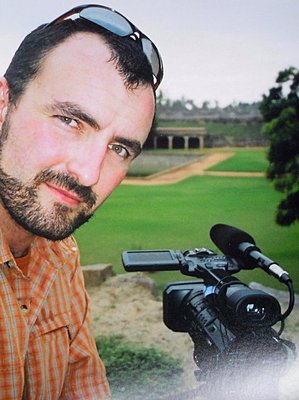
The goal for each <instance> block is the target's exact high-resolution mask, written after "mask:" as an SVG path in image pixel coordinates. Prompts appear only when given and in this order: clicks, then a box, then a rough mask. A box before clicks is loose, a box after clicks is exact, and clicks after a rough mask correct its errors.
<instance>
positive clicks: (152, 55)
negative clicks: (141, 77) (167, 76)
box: [141, 38, 160, 78]
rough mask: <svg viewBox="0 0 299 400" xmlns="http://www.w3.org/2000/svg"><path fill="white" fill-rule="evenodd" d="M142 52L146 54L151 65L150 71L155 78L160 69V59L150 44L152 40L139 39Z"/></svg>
mask: <svg viewBox="0 0 299 400" xmlns="http://www.w3.org/2000/svg"><path fill="white" fill-rule="evenodd" d="M141 43H142V48H143V52H144V54H145V55H146V57H147V59H148V61H149V63H150V65H151V66H152V71H153V74H154V75H155V77H156V78H157V76H158V73H159V71H160V59H159V56H158V54H157V52H156V50H155V48H154V47H153V45H152V42H151V41H150V40H149V39H147V38H142V39H141Z"/></svg>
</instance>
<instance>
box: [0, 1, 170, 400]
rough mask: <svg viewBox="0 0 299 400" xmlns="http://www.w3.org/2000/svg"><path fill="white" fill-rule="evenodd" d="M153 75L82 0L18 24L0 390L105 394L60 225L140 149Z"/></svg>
mask: <svg viewBox="0 0 299 400" xmlns="http://www.w3.org/2000/svg"><path fill="white" fill-rule="evenodd" d="M68 17H72V18H71V19H70V18H68ZM162 75H163V68H162V62H161V59H160V56H159V53H158V51H157V49H156V47H155V46H154V45H153V43H152V42H151V41H150V40H149V39H148V38H147V37H146V36H145V35H143V34H142V33H141V32H140V31H138V29H137V28H136V27H134V26H133V25H132V24H131V23H130V22H129V21H128V20H127V19H126V18H125V17H123V16H122V15H120V14H119V13H117V12H115V11H113V10H111V9H109V8H106V7H103V6H96V5H94V6H92V5H87V6H80V7H77V8H75V9H73V10H71V11H69V12H67V13H65V14H64V15H63V16H61V17H59V18H57V19H56V20H55V21H53V22H52V23H50V24H47V25H43V26H41V27H39V28H37V29H36V30H35V31H33V32H32V33H31V34H29V35H28V36H27V37H26V38H25V39H24V41H23V42H22V44H21V45H20V47H19V49H18V50H17V52H16V54H15V56H14V58H13V60H12V62H11V64H10V66H9V67H8V70H7V71H6V74H5V76H4V77H3V78H2V79H1V80H0V128H1V137H0V196H1V197H0V198H1V202H0V218H1V219H0V292H1V293H0V312H1V316H0V346H1V356H0V399H5V400H8V399H9V400H10V399H30V400H31V399H43V400H46V399H58V398H61V399H84V400H86V399H97V400H98V399H107V398H109V388H108V384H107V380H106V376H105V369H104V366H103V364H102V362H101V361H100V359H99V356H98V353H97V350H96V347H95V344H94V339H93V337H92V333H91V331H90V325H89V300H88V295H87V294H86V291H85V288H84V283H83V277H82V272H81V270H80V267H79V261H78V249H77V246H76V243H75V242H74V239H73V238H72V237H71V236H70V235H71V233H72V232H73V231H74V230H75V229H76V228H77V227H79V226H80V225H81V224H83V223H84V222H86V221H87V220H88V219H89V218H90V217H91V216H92V214H93V213H94V211H95V210H96V209H97V207H99V206H100V205H101V204H102V203H103V202H104V201H105V199H106V198H107V197H108V196H109V194H110V193H111V192H112V190H113V189H114V188H115V187H116V186H117V185H118V184H119V183H120V182H121V180H122V179H123V178H124V176H125V174H126V171H127V169H128V167H129V164H130V162H131V161H132V160H133V159H134V157H136V156H137V155H138V153H139V152H140V150H141V148H142V145H143V143H144V142H145V140H146V138H147V135H148V133H149V131H150V128H151V124H152V120H153V116H154V90H155V89H156V88H157V86H158V85H159V83H160V81H161V79H162Z"/></svg>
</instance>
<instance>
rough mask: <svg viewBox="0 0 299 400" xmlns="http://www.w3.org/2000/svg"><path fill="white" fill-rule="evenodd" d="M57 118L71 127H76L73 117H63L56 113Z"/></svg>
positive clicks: (76, 123)
mask: <svg viewBox="0 0 299 400" xmlns="http://www.w3.org/2000/svg"><path fill="white" fill-rule="evenodd" d="M57 118H58V119H59V120H60V121H61V122H63V123H64V124H65V125H68V126H70V127H72V128H77V127H78V121H77V120H75V119H74V118H70V117H65V116H63V115H57Z"/></svg>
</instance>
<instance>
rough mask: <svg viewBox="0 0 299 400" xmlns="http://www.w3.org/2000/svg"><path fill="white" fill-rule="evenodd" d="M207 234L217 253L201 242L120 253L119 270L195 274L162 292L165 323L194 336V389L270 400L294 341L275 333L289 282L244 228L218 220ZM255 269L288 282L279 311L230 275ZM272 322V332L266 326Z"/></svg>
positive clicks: (219, 396) (217, 396) (265, 295)
mask: <svg viewBox="0 0 299 400" xmlns="http://www.w3.org/2000/svg"><path fill="white" fill-rule="evenodd" d="M210 236H211V239H212V240H213V242H214V243H215V244H216V246H217V247H218V248H219V249H220V250H221V251H222V252H223V254H224V255H217V254H216V253H214V252H213V251H211V250H209V249H206V248H196V249H193V250H187V251H184V252H182V251H180V250H145V251H125V252H124V253H123V254H122V261H123V265H124V268H125V270H126V271H127V272H132V271H170V270H179V271H181V273H182V274H184V275H188V276H192V277H196V278H201V280H200V281H198V280H193V281H182V282H174V283H170V284H168V285H167V286H166V288H165V290H164V292H163V320H164V323H165V324H166V326H167V327H168V328H169V329H171V330H173V331H174V332H187V333H189V335H190V336H191V338H192V340H193V342H194V361H195V363H196V365H197V366H198V368H199V370H198V371H196V376H197V379H198V381H199V382H200V383H201V386H200V391H199V392H200V393H201V394H203V395H209V396H210V395H213V398H214V399H215V400H218V399H230V400H232V399H241V398H242V399H243V400H245V399H247V398H248V399H250V400H251V399H252V398H255V399H256V400H267V399H269V400H270V399H271V400H275V398H276V397H277V395H278V388H277V384H278V378H279V376H280V374H281V372H282V370H283V369H284V368H285V366H286V364H287V363H288V360H289V359H290V358H292V359H294V358H295V353H296V351H295V346H294V344H293V343H291V342H289V341H286V340H283V339H281V338H280V335H281V333H282V331H283V329H284V321H285V319H286V318H287V316H288V315H289V314H290V313H291V311H292V309H293V306H294V298H295V297H294V290H293V285H292V280H291V278H290V277H289V275H288V273H287V272H286V271H284V270H283V269H282V268H281V267H280V266H279V265H278V264H277V263H276V262H274V261H272V260H271V259H269V258H268V257H266V256H265V255H263V254H262V253H261V250H260V249H259V248H258V247H256V244H255V241H254V239H253V238H252V237H251V236H250V235H248V234H247V233H245V232H244V231H242V230H240V229H238V228H234V227H232V226H228V225H224V224H217V225H214V226H213V227H212V229H211V231H210ZM257 267H259V268H262V269H263V270H264V271H265V272H267V273H268V274H270V275H272V276H274V277H275V278H277V279H278V280H279V281H280V282H281V283H283V284H285V285H287V286H288V289H289V305H288V308H287V310H286V311H285V312H284V313H283V314H282V312H281V306H280V303H279V302H278V300H277V299H276V298H275V297H273V296H272V295H270V294H268V293H266V292H264V291H262V290H256V289H252V288H250V287H249V286H248V285H246V284H245V283H243V282H241V281H240V280H238V279H237V278H236V277H234V276H232V275H233V274H235V273H237V272H239V271H240V270H242V269H253V268H257ZM278 322H280V323H281V328H280V331H279V332H277V331H276V330H274V329H273V326H274V325H275V324H276V323H278ZM257 371H258V372H257ZM247 396H249V397H247Z"/></svg>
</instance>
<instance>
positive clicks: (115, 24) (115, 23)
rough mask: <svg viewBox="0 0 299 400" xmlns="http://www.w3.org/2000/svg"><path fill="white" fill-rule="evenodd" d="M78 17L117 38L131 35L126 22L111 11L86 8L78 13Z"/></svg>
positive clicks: (130, 29)
mask: <svg viewBox="0 0 299 400" xmlns="http://www.w3.org/2000/svg"><path fill="white" fill-rule="evenodd" d="M80 17H81V18H85V19H87V20H88V21H91V22H93V23H95V24H98V25H100V26H102V27H103V28H105V29H107V30H108V31H110V32H113V33H115V34H116V35H118V36H127V35H131V34H132V33H133V31H132V28H131V26H130V24H129V23H128V21H126V20H125V18H123V17H122V16H121V15H119V14H117V13H116V12H114V11H112V10H107V9H105V8H100V7H88V8H85V9H84V10H82V11H81V12H80Z"/></svg>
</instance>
